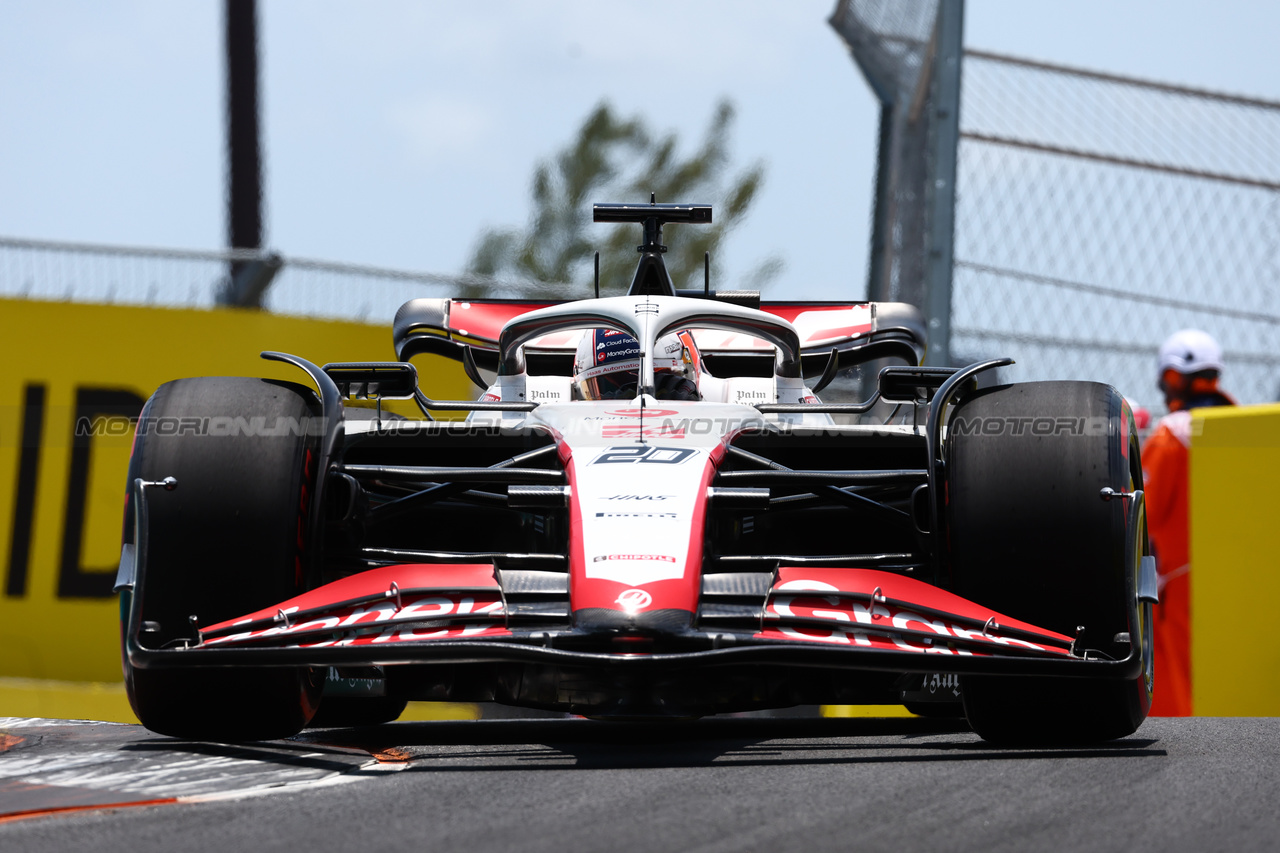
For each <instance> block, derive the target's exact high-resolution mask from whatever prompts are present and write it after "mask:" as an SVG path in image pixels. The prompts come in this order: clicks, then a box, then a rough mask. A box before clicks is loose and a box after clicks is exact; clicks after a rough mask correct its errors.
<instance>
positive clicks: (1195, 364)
mask: <svg viewBox="0 0 1280 853" xmlns="http://www.w3.org/2000/svg"><path fill="white" fill-rule="evenodd" d="M1159 369H1160V372H1161V373H1163V372H1164V371H1166V370H1170V369H1172V370H1176V371H1178V372H1179V373H1199V372H1200V371H1202V370H1217V371H1221V370H1222V347H1220V346H1218V342H1217V341H1215V340H1214V339H1213V338H1212V337H1211V336H1210V335H1209V333H1208V332H1202V331H1200V330H1199V329H1183V330H1182V331H1180V332H1174V333H1173V334H1172V335H1170V336H1169V337H1168V339H1167V340H1165V342H1164V343H1163V344H1161V345H1160V368H1159Z"/></svg>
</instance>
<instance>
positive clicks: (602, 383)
mask: <svg viewBox="0 0 1280 853" xmlns="http://www.w3.org/2000/svg"><path fill="white" fill-rule="evenodd" d="M656 349H657V351H656V352H655V353H654V355H653V370H654V384H655V386H656V387H655V393H656V395H657V397H658V399H660V400H697V399H700V396H699V394H698V374H699V373H700V372H701V370H702V359H701V357H700V356H699V354H698V347H697V345H696V344H694V342H693V334H692V333H690V332H689V331H687V330H685V331H680V332H674V333H672V334H669V335H664V336H662V337H661V338H659V339H658V342H657V345H656ZM640 355H641V353H640V342H639V341H637V340H636V339H635V338H633V337H631V335H628V334H627V333H626V332H617V331H614V330H613V329H590V330H588V331H586V332H584V333H583V335H582V340H581V341H579V342H578V351H577V353H576V354H575V355H574V358H573V388H574V395H575V396H576V397H577V399H579V400H631V399H633V398H634V397H635V396H636V394H637V393H639V387H638V386H639V377H640Z"/></svg>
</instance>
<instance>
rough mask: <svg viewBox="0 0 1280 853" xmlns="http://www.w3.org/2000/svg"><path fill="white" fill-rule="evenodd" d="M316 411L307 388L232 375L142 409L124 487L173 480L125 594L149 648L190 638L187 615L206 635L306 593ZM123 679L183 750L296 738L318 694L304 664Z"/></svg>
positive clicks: (176, 385) (130, 669) (170, 388)
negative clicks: (138, 576) (137, 578)
mask: <svg viewBox="0 0 1280 853" xmlns="http://www.w3.org/2000/svg"><path fill="white" fill-rule="evenodd" d="M314 414H315V403H314V395H312V394H311V393H310V391H308V390H307V389H306V388H304V387H302V386H299V385H294V384H292V383H287V382H274V381H270V380H265V379H248V378H240V377H211V378H200V379H180V380H177V381H174V382H169V383H166V384H165V385H162V386H161V387H160V388H159V389H158V390H157V391H156V393H155V394H154V395H153V396H152V397H151V399H150V400H149V401H148V402H147V405H146V407H145V408H144V409H143V414H142V420H141V421H140V424H139V434H138V437H137V439H136V441H135V444H134V452H133V456H132V458H131V460H130V463H129V483H130V484H132V483H133V482H134V480H135V479H136V478H142V479H144V480H150V481H154V480H161V479H163V478H165V477H174V478H175V479H176V480H177V488H176V489H175V490H173V491H164V490H161V489H151V490H149V491H148V493H147V506H148V515H149V525H148V530H149V532H148V541H147V543H146V552H147V563H146V567H145V586H144V587H143V588H139V589H136V590H135V591H134V592H133V593H132V594H133V595H140V596H141V603H142V619H143V620H144V622H145V623H147V627H148V629H150V630H148V631H147V632H146V633H144V634H143V643H144V644H145V645H146V646H147V647H149V648H163V647H166V646H168V647H173V646H175V645H181V644H182V641H183V640H189V639H192V638H193V636H194V630H193V628H192V626H191V624H190V623H189V621H188V620H189V617H191V616H195V617H196V618H197V620H198V624H199V625H203V626H207V625H211V624H214V623H216V622H220V621H224V620H226V619H230V618H234V617H236V616H240V615H243V614H246V613H250V612H253V611H254V610H258V609H261V608H264V607H268V606H270V605H272V604H276V603H279V602H281V601H283V600H285V599H288V598H290V597H292V596H294V595H297V594H298V593H300V592H302V591H303V589H304V588H305V580H304V558H305V549H306V547H307V541H308V530H307V516H308V511H307V510H308V502H309V500H310V496H311V492H312V489H313V484H314V481H315V476H316V471H315V468H316V463H317V460H316V458H315V449H314V446H315V438H314V437H312V436H309V435H308V434H307V432H308V430H307V428H306V427H307V425H308V424H309V423H310V420H311V418H312V416H313V415H314ZM131 491H132V489H131ZM129 500H130V503H131V502H132V500H133V498H132V495H130V498H129ZM133 511H134V507H132V505H130V508H129V513H128V517H129V518H132V513H133ZM127 521H128V519H127ZM131 535H132V531H131V527H130V525H129V524H128V523H127V524H126V538H128V537H129V536H131ZM125 594H126V595H129V594H130V593H129V592H127V591H126V593H125ZM126 601H127V599H126ZM124 610H125V611H127V608H124ZM124 676H125V686H126V690H127V692H128V696H129V703H130V705H132V707H133V710H134V713H135V714H137V716H138V719H139V720H140V721H141V722H142V724H143V725H144V726H146V727H147V728H148V729H151V730H152V731H154V732H157V733H159V734H165V735H171V736H173V737H180V738H186V739H193V740H218V741H247V740H266V739H271V738H279V737H287V736H289V735H293V734H296V733H297V732H299V731H301V730H302V728H303V727H304V726H306V724H307V722H308V721H309V720H310V719H311V717H312V716H313V715H314V713H315V710H316V707H317V704H318V702H319V698H320V691H321V689H322V687H323V671H317V670H311V669H308V668H303V667H287V668H282V667H237V668H203V667H202V668H198V669H181V668H149V669H140V668H136V667H134V666H132V665H131V664H130V662H129V660H128V658H127V656H126V657H125V660H124Z"/></svg>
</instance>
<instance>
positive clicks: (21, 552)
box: [4, 383, 44, 598]
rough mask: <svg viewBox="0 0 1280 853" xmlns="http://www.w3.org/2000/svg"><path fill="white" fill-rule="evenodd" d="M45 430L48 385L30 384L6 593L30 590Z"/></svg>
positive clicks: (14, 594)
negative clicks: (45, 391)
mask: <svg viewBox="0 0 1280 853" xmlns="http://www.w3.org/2000/svg"><path fill="white" fill-rule="evenodd" d="M43 431H44V386H43V385H40V384H36V383H32V384H30V385H28V386H27V388H26V394H25V399H24V400H23V403H22V443H21V445H20V447H21V451H20V453H19V455H18V484H17V487H16V488H15V489H14V495H13V528H12V530H11V534H12V535H11V536H10V537H9V571H8V574H7V576H6V577H5V583H4V594H5V595H7V596H10V597H12V598H21V597H22V596H24V595H26V594H27V567H28V565H29V563H30V561H31V530H32V526H33V525H34V524H35V518H36V486H37V485H38V483H39V475H40V435H41V433H42V432H43Z"/></svg>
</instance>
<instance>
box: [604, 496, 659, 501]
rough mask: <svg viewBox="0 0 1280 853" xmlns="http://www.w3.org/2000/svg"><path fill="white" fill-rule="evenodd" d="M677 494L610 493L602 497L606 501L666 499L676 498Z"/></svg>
mask: <svg viewBox="0 0 1280 853" xmlns="http://www.w3.org/2000/svg"><path fill="white" fill-rule="evenodd" d="M674 497H675V495H610V496H609V497H607V498H601V500H605V501H665V500H668V499H670V498H674Z"/></svg>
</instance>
